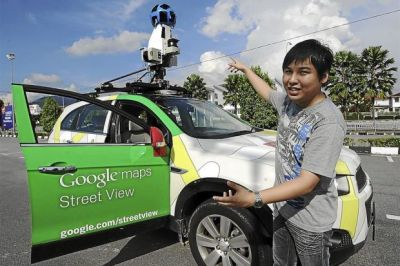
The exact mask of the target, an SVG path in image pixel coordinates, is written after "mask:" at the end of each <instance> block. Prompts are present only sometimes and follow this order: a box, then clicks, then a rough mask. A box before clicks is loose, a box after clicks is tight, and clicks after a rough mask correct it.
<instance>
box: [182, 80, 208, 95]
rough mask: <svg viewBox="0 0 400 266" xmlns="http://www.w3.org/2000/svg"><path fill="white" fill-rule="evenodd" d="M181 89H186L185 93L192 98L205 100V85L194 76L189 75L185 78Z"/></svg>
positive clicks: (206, 92)
mask: <svg viewBox="0 0 400 266" xmlns="http://www.w3.org/2000/svg"><path fill="white" fill-rule="evenodd" d="M183 87H184V88H185V89H186V91H187V93H188V94H189V95H191V97H193V98H197V99H201V100H207V99H208V90H207V89H206V83H205V82H204V79H203V78H202V77H200V76H199V75H196V74H191V75H190V76H188V77H187V78H186V81H185V82H184V83H183Z"/></svg>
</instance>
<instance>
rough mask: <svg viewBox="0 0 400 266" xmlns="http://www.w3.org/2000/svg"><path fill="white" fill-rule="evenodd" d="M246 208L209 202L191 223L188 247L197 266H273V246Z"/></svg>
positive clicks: (197, 212) (195, 215)
mask: <svg viewBox="0 0 400 266" xmlns="http://www.w3.org/2000/svg"><path fill="white" fill-rule="evenodd" d="M266 240H267V239H265V237H263V236H262V235H261V229H260V224H259V223H258V221H257V220H256V219H255V217H254V216H253V214H251V212H250V211H249V210H247V209H243V208H231V207H225V206H222V205H219V204H217V203H216V202H215V201H212V200H209V201H206V202H204V203H202V204H201V205H200V206H199V207H198V208H197V209H196V210H195V211H194V213H193V215H192V217H191V219H190V222H189V244H190V249H191V251H192V254H193V257H194V258H195V260H196V262H197V264H198V265H207V266H209V265H222V266H226V265H272V254H271V246H270V245H268V244H267V241H266Z"/></svg>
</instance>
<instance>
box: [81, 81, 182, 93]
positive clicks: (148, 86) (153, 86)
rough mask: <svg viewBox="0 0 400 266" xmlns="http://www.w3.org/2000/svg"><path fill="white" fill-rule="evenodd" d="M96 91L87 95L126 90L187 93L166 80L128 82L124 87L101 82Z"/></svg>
mask: <svg viewBox="0 0 400 266" xmlns="http://www.w3.org/2000/svg"><path fill="white" fill-rule="evenodd" d="M95 91H96V92H93V93H88V95H89V96H93V97H97V96H99V94H102V93H112V92H127V93H135V94H136V93H137V94H168V95H187V94H188V92H187V90H186V89H185V88H183V87H180V86H177V85H173V86H171V85H169V84H168V82H166V81H164V80H163V81H162V82H159V83H147V82H130V83H126V84H125V87H114V86H113V84H112V83H103V84H102V85H101V86H100V87H97V88H95Z"/></svg>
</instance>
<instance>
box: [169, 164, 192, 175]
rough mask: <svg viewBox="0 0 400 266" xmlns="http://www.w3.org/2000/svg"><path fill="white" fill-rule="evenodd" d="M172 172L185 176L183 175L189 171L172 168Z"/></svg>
mask: <svg viewBox="0 0 400 266" xmlns="http://www.w3.org/2000/svg"><path fill="white" fill-rule="evenodd" d="M171 172H172V173H175V174H180V175H183V174H185V173H187V172H188V171H187V170H186V169H182V168H179V167H175V166H171Z"/></svg>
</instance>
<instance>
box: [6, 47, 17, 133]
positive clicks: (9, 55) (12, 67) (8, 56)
mask: <svg viewBox="0 0 400 266" xmlns="http://www.w3.org/2000/svg"><path fill="white" fill-rule="evenodd" d="M6 57H7V59H8V61H10V62H11V90H12V84H13V83H14V59H15V54H14V53H8V54H6ZM14 109H15V106H14V104H13V108H12V121H13V129H12V132H13V135H15V118H14Z"/></svg>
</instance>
